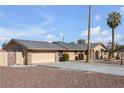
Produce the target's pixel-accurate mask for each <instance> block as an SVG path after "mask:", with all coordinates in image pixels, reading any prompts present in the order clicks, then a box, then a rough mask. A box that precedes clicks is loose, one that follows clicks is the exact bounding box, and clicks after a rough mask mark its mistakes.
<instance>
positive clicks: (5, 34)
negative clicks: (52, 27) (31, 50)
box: [0, 26, 49, 43]
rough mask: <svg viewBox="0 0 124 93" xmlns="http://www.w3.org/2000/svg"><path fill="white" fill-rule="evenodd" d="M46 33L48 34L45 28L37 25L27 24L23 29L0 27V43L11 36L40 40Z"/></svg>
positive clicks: (6, 40)
mask: <svg viewBox="0 0 124 93" xmlns="http://www.w3.org/2000/svg"><path fill="white" fill-rule="evenodd" d="M47 34H49V32H48V31H47V29H45V28H43V27H37V26H29V27H27V28H23V29H22V28H18V29H14V28H3V27H0V43H4V42H8V41H9V40H10V39H12V38H18V39H32V40H35V39H39V40H41V39H42V38H43V37H44V36H46V35H47Z"/></svg>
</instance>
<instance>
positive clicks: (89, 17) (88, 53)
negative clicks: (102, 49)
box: [86, 5, 91, 62]
mask: <svg viewBox="0 0 124 93" xmlns="http://www.w3.org/2000/svg"><path fill="white" fill-rule="evenodd" d="M90 20H91V5H89V16H88V47H87V59H86V62H89V60H90Z"/></svg>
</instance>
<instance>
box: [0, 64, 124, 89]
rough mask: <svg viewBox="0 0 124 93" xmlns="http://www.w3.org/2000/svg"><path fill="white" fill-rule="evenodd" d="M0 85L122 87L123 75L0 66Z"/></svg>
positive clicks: (41, 67) (123, 84)
mask: <svg viewBox="0 0 124 93" xmlns="http://www.w3.org/2000/svg"><path fill="white" fill-rule="evenodd" d="M0 87H6V88H7V87H19V88H22V87H26V88H32V87H34V88H56V87H58V88H61V87H63V88H72V87H76V88H80V87H92V88H95V87H114V88H115V87H122V88H123V87H124V77H122V76H116V75H108V74H100V73H94V72H93V73H92V72H85V71H84V72H83V71H78V70H77V71H74V70H70V69H66V70H65V69H58V68H51V67H44V66H34V67H0Z"/></svg>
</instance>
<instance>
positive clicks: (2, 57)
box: [0, 52, 8, 66]
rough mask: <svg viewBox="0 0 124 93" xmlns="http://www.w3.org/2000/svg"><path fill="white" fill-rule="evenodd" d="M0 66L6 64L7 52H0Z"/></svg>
mask: <svg viewBox="0 0 124 93" xmlns="http://www.w3.org/2000/svg"><path fill="white" fill-rule="evenodd" d="M0 66H8V53H7V52H0Z"/></svg>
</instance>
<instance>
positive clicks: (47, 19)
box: [38, 11, 55, 25]
mask: <svg viewBox="0 0 124 93" xmlns="http://www.w3.org/2000/svg"><path fill="white" fill-rule="evenodd" d="M38 13H39V15H40V16H41V17H42V18H44V19H45V21H44V22H43V23H42V25H51V24H53V23H54V22H55V19H54V17H53V16H52V15H50V14H48V13H45V12H42V11H39V12H38Z"/></svg>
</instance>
